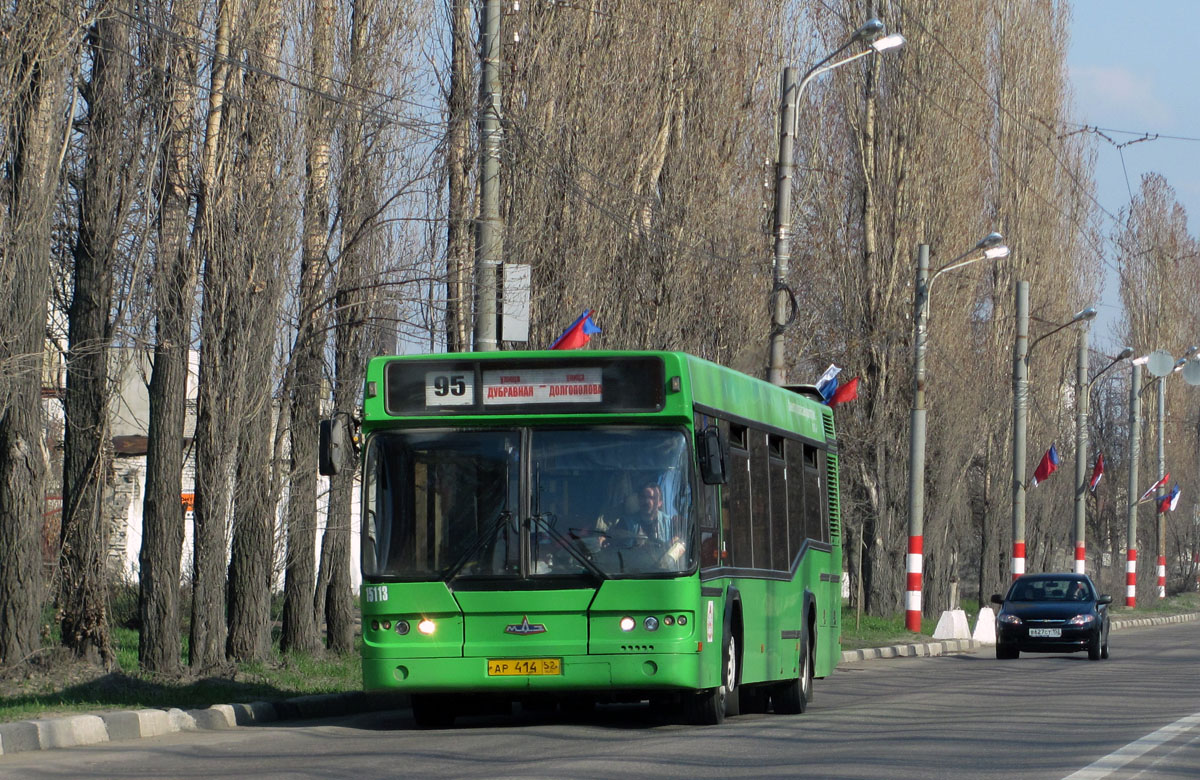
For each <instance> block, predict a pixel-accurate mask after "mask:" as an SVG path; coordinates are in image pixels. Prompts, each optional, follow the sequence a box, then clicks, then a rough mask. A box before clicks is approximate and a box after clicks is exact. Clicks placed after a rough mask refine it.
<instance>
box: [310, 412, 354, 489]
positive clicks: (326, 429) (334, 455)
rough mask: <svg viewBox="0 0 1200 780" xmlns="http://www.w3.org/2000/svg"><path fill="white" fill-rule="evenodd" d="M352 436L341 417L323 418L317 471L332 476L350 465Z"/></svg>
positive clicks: (325, 475) (318, 447)
mask: <svg viewBox="0 0 1200 780" xmlns="http://www.w3.org/2000/svg"><path fill="white" fill-rule="evenodd" d="M351 451H352V450H351V447H350V438H349V436H347V434H346V424H345V423H344V422H343V421H342V420H341V419H339V418H337V417H334V418H333V419H332V420H321V435H320V441H319V443H318V446H317V472H318V473H319V474H321V476H324V477H331V476H333V475H334V474H337V473H338V472H339V471H341V470H342V469H344V468H346V466H347V465H349V457H350V455H349V453H350V452H351Z"/></svg>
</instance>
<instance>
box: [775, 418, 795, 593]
mask: <svg viewBox="0 0 1200 780" xmlns="http://www.w3.org/2000/svg"><path fill="white" fill-rule="evenodd" d="M771 438H772V439H775V440H777V441H778V444H779V448H780V457H776V456H775V455H774V452H775V449H774V447H772V448H771V452H772V455H771V568H772V569H776V570H779V571H787V570H789V569H791V567H792V559H791V558H789V557H788V530H787V527H788V500H787V477H788V471H787V465H786V464H785V463H784V461H783V458H782V454H783V452H782V449H783V439H782V438H780V437H778V436H772V437H771Z"/></svg>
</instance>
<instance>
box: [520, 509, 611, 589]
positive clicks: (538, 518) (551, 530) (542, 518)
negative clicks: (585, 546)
mask: <svg viewBox="0 0 1200 780" xmlns="http://www.w3.org/2000/svg"><path fill="white" fill-rule="evenodd" d="M553 517H554V515H553V514H552V513H550V512H543V513H542V514H540V515H533V516H532V517H530V518H529V519H530V520H531V521H533V523H534V526H535V528H544V529H546V533H547V534H549V535H550V538H551V539H553V540H554V541H556V542H558V543H559V544H560V545H562V547H563V549H565V550H566V551H567V552H568V553H570V555H571V557H572V558H574V559H575V560H577V561H579V563H580V564H581V565H582V566H583V568H585V569H587V570H588V571H589V572H591V573H592V574H593V575H594V576H595V577H596V578H597V579H600V580H606V579H608V575H607V574H605V573H604V570H603V569H601V568H600V567H599V566H597V565H596V564H594V563H592V560H591V558H589V557H587V556H586V555H584V554H583V552H582V551H580V550H579V548H578V547H576V546H575V544H573V543H572V541H571V540H570V539H568V538H567V537H566V536H564V535H563V533H562V532H561V531H559V530H558V529H556V528H555V527H554V526H553V525H552V524H551V523H549V522H548V521H547V519H546V518H553ZM555 519H557V518H555ZM576 538H578V537H576Z"/></svg>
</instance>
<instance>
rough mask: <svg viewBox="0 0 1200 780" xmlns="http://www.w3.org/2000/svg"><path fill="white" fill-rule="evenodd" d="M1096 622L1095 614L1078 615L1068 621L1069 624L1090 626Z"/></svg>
mask: <svg viewBox="0 0 1200 780" xmlns="http://www.w3.org/2000/svg"><path fill="white" fill-rule="evenodd" d="M1095 622H1096V616H1095V615H1076V616H1075V617H1073V618H1071V619H1070V620H1068V621H1067V625H1068V626H1076V627H1078V626H1090V625H1091V624H1092V623H1095Z"/></svg>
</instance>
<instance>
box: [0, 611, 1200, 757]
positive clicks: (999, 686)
mask: <svg viewBox="0 0 1200 780" xmlns="http://www.w3.org/2000/svg"><path fill="white" fill-rule="evenodd" d="M1111 647H1112V657H1111V658H1110V659H1109V660H1107V661H1098V662H1091V661H1088V660H1087V656H1086V655H1085V654H1082V653H1080V654H1075V655H1022V657H1021V658H1020V659H1018V660H1015V661H998V660H996V659H995V657H994V654H993V653H992V652H991V651H990V649H988V650H984V651H981V652H979V653H976V654H966V655H953V656H940V657H923V658H898V659H892V660H886V661H869V662H861V663H856V664H847V665H843V666H842V667H840V668H839V669H838V671H837V673H836V674H835V675H834V676H832V677H831V678H829V679H827V680H823V681H818V682H817V689H816V692H817V698H816V700H815V701H814V702H813V703H812V705H811V706H810V709H809V711H808V713H806V714H805V715H800V716H789V717H781V716H775V715H754V716H743V717H740V718H734V719H731V720H729V721H727V722H726V724H725V725H724V726H720V727H712V728H700V727H693V726H679V725H673V724H666V723H662V722H660V721H659V720H657V719H656V718H655V717H654V716H653V715H652V713H651V712H650V711H649V710H648V709H647V708H645V707H636V706H611V707H604V708H601V709H599V710H597V712H596V713H595V714H594V715H592V716H589V717H586V718H577V719H567V720H564V719H563V718H561V717H560V716H557V715H542V714H537V713H521V712H518V713H517V714H514V715H510V716H504V717H498V716H492V717H476V718H469V719H464V720H463V721H462V725H461V726H459V727H458V728H456V729H452V730H447V731H421V730H417V729H416V728H415V727H414V726H413V724H412V721H411V718H410V717H409V714H408V713H407V711H395V712H383V713H370V714H362V715H356V716H352V717H345V718H337V719H330V720H325V721H298V722H294V723H283V724H280V723H276V724H271V725H268V726H256V727H248V728H239V729H236V730H232V731H201V732H184V733H179V734H173V735H170V736H164V737H156V738H151V739H142V740H134V741H128V742H110V743H104V744H101V745H97V746H93V747H79V748H69V749H64V750H56V751H44V752H37V753H21V754H15V755H12V756H2V757H0V777H2V778H244V777H272V778H274V777H279V778H356V779H365V778H377V777H378V778H383V777H419V778H521V780H536V778H613V777H636V778H677V777H678V778H682V777H687V778H795V777H805V778H808V777H812V778H889V779H892V778H897V779H899V778H920V779H921V780H927V779H929V778H955V780H958V779H959V778H980V779H983V780H987V779H988V778H1005V779H1006V780H1007V779H1009V778H1053V779H1054V780H1062V779H1063V778H1070V780H1120V779H1124V778H1134V777H1138V778H1142V780H1151V779H1155V780H1157V779H1158V778H1197V777H1200V674H1198V673H1197V669H1198V668H1200V624H1196V623H1187V624H1175V625H1170V626H1165V627H1156V628H1141V629H1128V630H1125V631H1121V632H1116V633H1114V634H1113V635H1112V639H1111Z"/></svg>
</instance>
